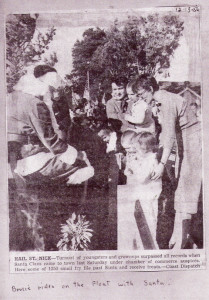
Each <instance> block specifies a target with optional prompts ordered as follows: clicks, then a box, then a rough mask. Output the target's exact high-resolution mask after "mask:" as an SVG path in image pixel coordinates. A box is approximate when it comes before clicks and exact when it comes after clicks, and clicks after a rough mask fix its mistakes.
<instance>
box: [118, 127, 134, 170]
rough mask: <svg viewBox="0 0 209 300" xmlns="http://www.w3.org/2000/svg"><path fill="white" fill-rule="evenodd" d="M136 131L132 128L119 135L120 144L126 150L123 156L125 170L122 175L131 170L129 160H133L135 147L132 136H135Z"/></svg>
mask: <svg viewBox="0 0 209 300" xmlns="http://www.w3.org/2000/svg"><path fill="white" fill-rule="evenodd" d="M136 136H137V133H136V132H135V131H133V130H127V131H125V132H124V133H123V135H122V136H121V145H122V147H123V148H124V149H125V151H126V156H125V170H124V175H126V176H127V174H128V173H129V172H130V173H131V172H132V171H131V170H130V168H129V166H130V164H131V161H132V160H135V156H136V149H135V147H134V138H136Z"/></svg>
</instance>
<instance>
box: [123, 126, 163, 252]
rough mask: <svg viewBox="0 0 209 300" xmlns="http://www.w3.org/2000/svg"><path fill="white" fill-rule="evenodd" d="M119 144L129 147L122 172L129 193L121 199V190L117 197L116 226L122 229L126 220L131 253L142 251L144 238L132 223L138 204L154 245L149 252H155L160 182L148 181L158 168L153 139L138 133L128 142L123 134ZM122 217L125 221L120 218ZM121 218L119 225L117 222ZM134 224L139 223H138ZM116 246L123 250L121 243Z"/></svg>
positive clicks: (148, 133)
mask: <svg viewBox="0 0 209 300" xmlns="http://www.w3.org/2000/svg"><path fill="white" fill-rule="evenodd" d="M128 140H129V142H128ZM122 144H123V145H125V144H127V145H128V144H129V145H130V148H129V149H131V152H132V157H131V159H130V157H128V156H127V157H128V158H127V162H126V170H125V174H126V176H127V190H128V191H129V193H128V195H127V196H125V190H124V191H123V192H122V191H121V192H119V193H118V195H119V198H120V197H121V199H123V200H124V201H123V200H122V201H121V200H120V199H119V201H118V202H119V203H121V204H123V207H122V205H121V207H119V213H118V215H119V223H120V224H121V226H122V227H123V228H125V226H126V225H125V221H124V220H125V219H126V221H127V224H129V225H127V228H129V234H128V233H127V235H128V239H129V243H130V242H131V243H132V245H135V246H134V247H133V248H134V249H141V248H142V249H144V243H143V240H144V239H146V236H144V234H143V232H142V231H140V228H137V227H136V221H137V220H134V207H135V203H136V201H137V200H139V202H140V206H141V208H142V214H143V215H144V221H143V226H144V224H145V226H146V227H147V228H148V231H149V233H150V236H151V239H152V243H153V245H154V246H153V248H155V249H158V244H157V241H156V230H157V216H158V198H159V196H160V193H161V190H162V181H161V179H158V180H155V181H154V180H152V179H151V175H152V170H153V169H154V167H155V166H156V165H157V164H158V162H157V159H156V154H155V151H156V139H155V137H154V135H153V134H151V133H150V132H142V133H140V134H137V135H136V134H135V135H132V138H131V133H129V134H127V133H126V136H123V139H122ZM128 151H129V150H128ZM124 197H125V198H124ZM119 205H120V204H119ZM122 211H123V216H122ZM124 213H125V214H126V216H127V218H126V217H125V218H124ZM122 218H123V223H121V222H120V220H121V219H122ZM138 221H139V222H141V220H138ZM137 223H138V222H137ZM131 228H132V230H133V231H134V232H132V233H130V230H131ZM118 230H119V231H121V228H118ZM119 235H120V234H119ZM145 235H146V234H145ZM119 239H120V236H119ZM119 244H120V245H122V247H123V245H124V242H122V243H120V242H119ZM126 247H127V245H126ZM133 248H132V249H133ZM153 248H152V249H153ZM129 249H130V248H129ZM121 250H122V249H121Z"/></svg>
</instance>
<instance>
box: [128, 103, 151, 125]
mask: <svg viewBox="0 0 209 300" xmlns="http://www.w3.org/2000/svg"><path fill="white" fill-rule="evenodd" d="M146 110H147V107H146V106H145V105H143V103H139V104H136V105H133V106H132V114H126V115H125V120H126V121H128V122H130V123H133V124H143V122H144V120H145V116H146Z"/></svg>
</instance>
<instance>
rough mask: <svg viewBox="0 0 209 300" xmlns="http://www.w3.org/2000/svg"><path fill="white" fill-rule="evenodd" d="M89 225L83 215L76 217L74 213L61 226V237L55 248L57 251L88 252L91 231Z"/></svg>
mask: <svg viewBox="0 0 209 300" xmlns="http://www.w3.org/2000/svg"><path fill="white" fill-rule="evenodd" d="M89 226H90V223H89V221H87V220H86V217H85V216H83V215H78V216H76V214H75V213H73V214H72V216H71V217H70V218H69V219H68V220H67V221H66V224H63V225H61V232H62V237H61V239H60V240H59V242H58V244H57V247H58V249H59V250H64V251H68V250H74V251H76V250H77V251H78V250H88V248H89V243H90V242H91V237H92V232H93V230H92V229H90V228H89Z"/></svg>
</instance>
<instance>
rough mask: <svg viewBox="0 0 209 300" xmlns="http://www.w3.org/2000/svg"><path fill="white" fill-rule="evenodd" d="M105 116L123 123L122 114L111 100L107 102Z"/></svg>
mask: <svg viewBox="0 0 209 300" xmlns="http://www.w3.org/2000/svg"><path fill="white" fill-rule="evenodd" d="M106 114H107V117H108V119H116V120H120V121H121V122H122V123H124V113H123V112H122V111H120V110H119V109H118V110H117V109H116V107H115V106H114V104H113V103H112V101H111V100H109V101H108V102H107V105H106Z"/></svg>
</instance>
